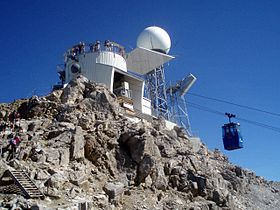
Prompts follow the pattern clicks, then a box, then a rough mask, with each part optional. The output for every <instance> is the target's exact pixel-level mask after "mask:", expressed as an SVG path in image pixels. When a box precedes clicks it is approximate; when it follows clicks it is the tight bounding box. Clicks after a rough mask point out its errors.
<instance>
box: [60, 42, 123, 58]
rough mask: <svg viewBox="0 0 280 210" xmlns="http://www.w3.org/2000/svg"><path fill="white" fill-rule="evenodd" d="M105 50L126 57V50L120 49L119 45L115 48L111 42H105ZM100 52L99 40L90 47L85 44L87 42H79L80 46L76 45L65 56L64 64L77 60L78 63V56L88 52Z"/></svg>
mask: <svg viewBox="0 0 280 210" xmlns="http://www.w3.org/2000/svg"><path fill="white" fill-rule="evenodd" d="M104 49H105V50H106V51H114V52H117V53H119V54H120V55H122V56H123V57H124V55H125V51H124V48H123V47H120V45H118V44H117V45H116V46H114V43H113V42H111V41H110V40H106V41H105V42H104ZM116 49H118V50H116ZM100 50H101V45H100V41H99V40H97V41H96V42H95V43H90V44H89V45H88V46H87V45H86V44H85V42H83V41H81V42H79V44H77V45H74V46H73V47H72V48H70V49H69V50H68V51H67V52H66V53H65V54H64V63H67V61H68V59H71V60H75V61H77V62H78V58H77V55H81V54H85V53H87V52H100Z"/></svg>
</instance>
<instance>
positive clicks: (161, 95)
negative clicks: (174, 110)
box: [145, 66, 169, 120]
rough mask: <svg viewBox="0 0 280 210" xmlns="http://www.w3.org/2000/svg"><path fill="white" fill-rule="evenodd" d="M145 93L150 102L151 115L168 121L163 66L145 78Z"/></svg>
mask: <svg viewBox="0 0 280 210" xmlns="http://www.w3.org/2000/svg"><path fill="white" fill-rule="evenodd" d="M145 83H146V87H145V88H146V89H145V93H146V95H147V97H148V98H149V99H150V100H151V107H152V114H153V115H154V116H156V117H159V116H162V117H164V118H165V119H167V120H168V119H169V111H168V104H167V96H166V87H165V74H164V68H163V66H160V67H158V68H156V69H154V70H153V71H151V72H149V73H148V74H146V76H145Z"/></svg>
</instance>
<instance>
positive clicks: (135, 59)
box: [126, 47, 175, 75]
mask: <svg viewBox="0 0 280 210" xmlns="http://www.w3.org/2000/svg"><path fill="white" fill-rule="evenodd" d="M173 58H175V57H173V56H171V55H167V54H164V53H160V52H156V51H153V50H149V49H145V48H142V47H138V48H135V49H134V50H132V51H131V52H130V53H128V54H127V58H126V64H127V69H128V70H131V71H134V72H136V73H139V74H142V75H144V74H147V73H149V72H150V71H152V70H154V69H156V68H157V67H159V66H161V65H163V64H165V63H167V62H168V61H170V60H171V59H173Z"/></svg>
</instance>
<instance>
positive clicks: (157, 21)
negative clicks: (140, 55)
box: [0, 0, 280, 181]
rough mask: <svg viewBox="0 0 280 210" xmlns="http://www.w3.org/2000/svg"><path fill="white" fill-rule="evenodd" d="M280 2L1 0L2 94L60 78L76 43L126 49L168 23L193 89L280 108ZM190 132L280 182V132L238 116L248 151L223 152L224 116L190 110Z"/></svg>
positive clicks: (179, 69)
mask: <svg viewBox="0 0 280 210" xmlns="http://www.w3.org/2000/svg"><path fill="white" fill-rule="evenodd" d="M279 11H280V2H279V1H277V0H271V1H267V0H262V1H261V0H227V1H225V0H211V1H209V0H186V1H167V0H161V1H147V0H141V1H139V0H138V1H133V0H129V1H70V0H68V1H51V0H50V1H39V0H37V1H35V0H34V1H31V0H24V1H22V0H17V1H1V2H0V17H1V22H0V26H1V27H0V28H1V33H0V46H1V51H0V54H1V55H0V67H1V77H0V88H1V94H0V101H1V102H9V101H13V100H14V99H18V98H25V97H30V96H31V95H32V93H34V92H35V93H37V94H41V93H46V92H47V91H48V90H49V89H50V87H51V86H52V85H53V84H54V83H56V82H58V77H57V75H56V65H57V64H59V63H62V61H63V56H62V55H63V53H64V51H65V50H67V48H69V47H70V46H72V45H73V44H75V43H77V42H79V41H81V40H83V41H86V42H90V41H95V40H96V39H99V40H105V39H109V40H114V41H116V42H118V43H120V44H122V45H124V46H125V47H126V48H127V49H128V50H129V49H131V48H134V47H135V45H136V44H135V43H136V39H137V36H138V35H139V33H140V32H141V31H142V30H143V29H144V28H145V27H148V26H151V25H156V26H160V27H162V28H164V29H165V30H166V31H167V32H168V33H169V35H170V37H171V40H172V48H171V50H170V54H172V55H175V56H176V59H174V60H173V61H172V62H170V64H169V66H167V67H166V73H167V80H173V81H174V80H179V79H182V78H183V77H184V76H185V75H186V74H188V73H189V72H191V73H193V74H194V75H195V76H196V77H197V78H198V80H197V82H196V84H195V85H194V86H193V88H192V89H191V92H193V93H198V94H201V95H205V96H208V97H214V98H219V99H223V100H227V101H231V102H233V103H238V104H242V105H247V106H252V107H256V108H259V109H265V110H268V111H271V112H276V113H280V110H279V109H280V108H279V107H280V100H279V90H280V83H279V77H280V73H279V72H280V59H279V55H280V24H279V20H280V12H279ZM187 99H188V100H189V101H190V102H193V103H198V104H201V105H204V106H207V107H209V108H212V109H215V110H218V111H220V112H226V111H227V112H232V113H235V114H237V115H238V116H239V117H241V118H245V119H248V120H254V121H258V122H262V123H266V124H269V125H272V126H276V127H280V118H279V117H277V116H269V115H267V114H262V113H258V112H254V111H251V110H246V109H241V108H238V107H234V106H230V105H227V104H221V103H217V102H214V101H209V100H205V99H201V98H198V97H194V96H191V95H187ZM189 115H190V120H191V123H192V128H193V130H194V131H195V132H196V133H198V134H199V136H200V137H201V139H202V140H203V142H205V143H206V144H207V145H208V147H209V148H210V149H214V148H218V149H220V150H222V151H223V152H225V154H226V155H228V156H229V158H230V160H231V161H232V162H233V163H235V164H238V165H241V166H242V167H245V168H248V169H251V170H254V171H256V173H257V174H258V175H260V176H264V177H265V178H267V179H269V180H278V181H280V167H279V165H280V158H279V147H280V138H279V137H280V133H279V132H278V133H277V132H275V131H270V130H266V129H263V128H260V127H256V126H254V125H251V124H246V123H242V122H240V123H241V125H242V131H243V136H244V138H245V148H244V149H242V150H237V151H231V152H226V151H224V150H223V145H222V139H221V126H222V125H223V123H225V122H227V119H226V117H223V116H218V115H214V114H212V113H208V112H203V111H200V110H196V109H194V108H192V107H189Z"/></svg>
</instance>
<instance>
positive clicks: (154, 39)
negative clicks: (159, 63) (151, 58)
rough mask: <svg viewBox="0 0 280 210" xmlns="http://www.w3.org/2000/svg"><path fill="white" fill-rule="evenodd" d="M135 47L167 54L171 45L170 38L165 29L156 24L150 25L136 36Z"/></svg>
mask: <svg viewBox="0 0 280 210" xmlns="http://www.w3.org/2000/svg"><path fill="white" fill-rule="evenodd" d="M137 47H143V48H146V49H149V50H155V51H159V52H162V53H166V54H167V53H168V52H169V50H170V47H171V40H170V37H169V35H168V33H167V32H166V31H165V30H163V29H162V28H160V27H157V26H151V27H148V28H145V29H144V31H142V32H141V33H140V35H139V36H138V38H137Z"/></svg>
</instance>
